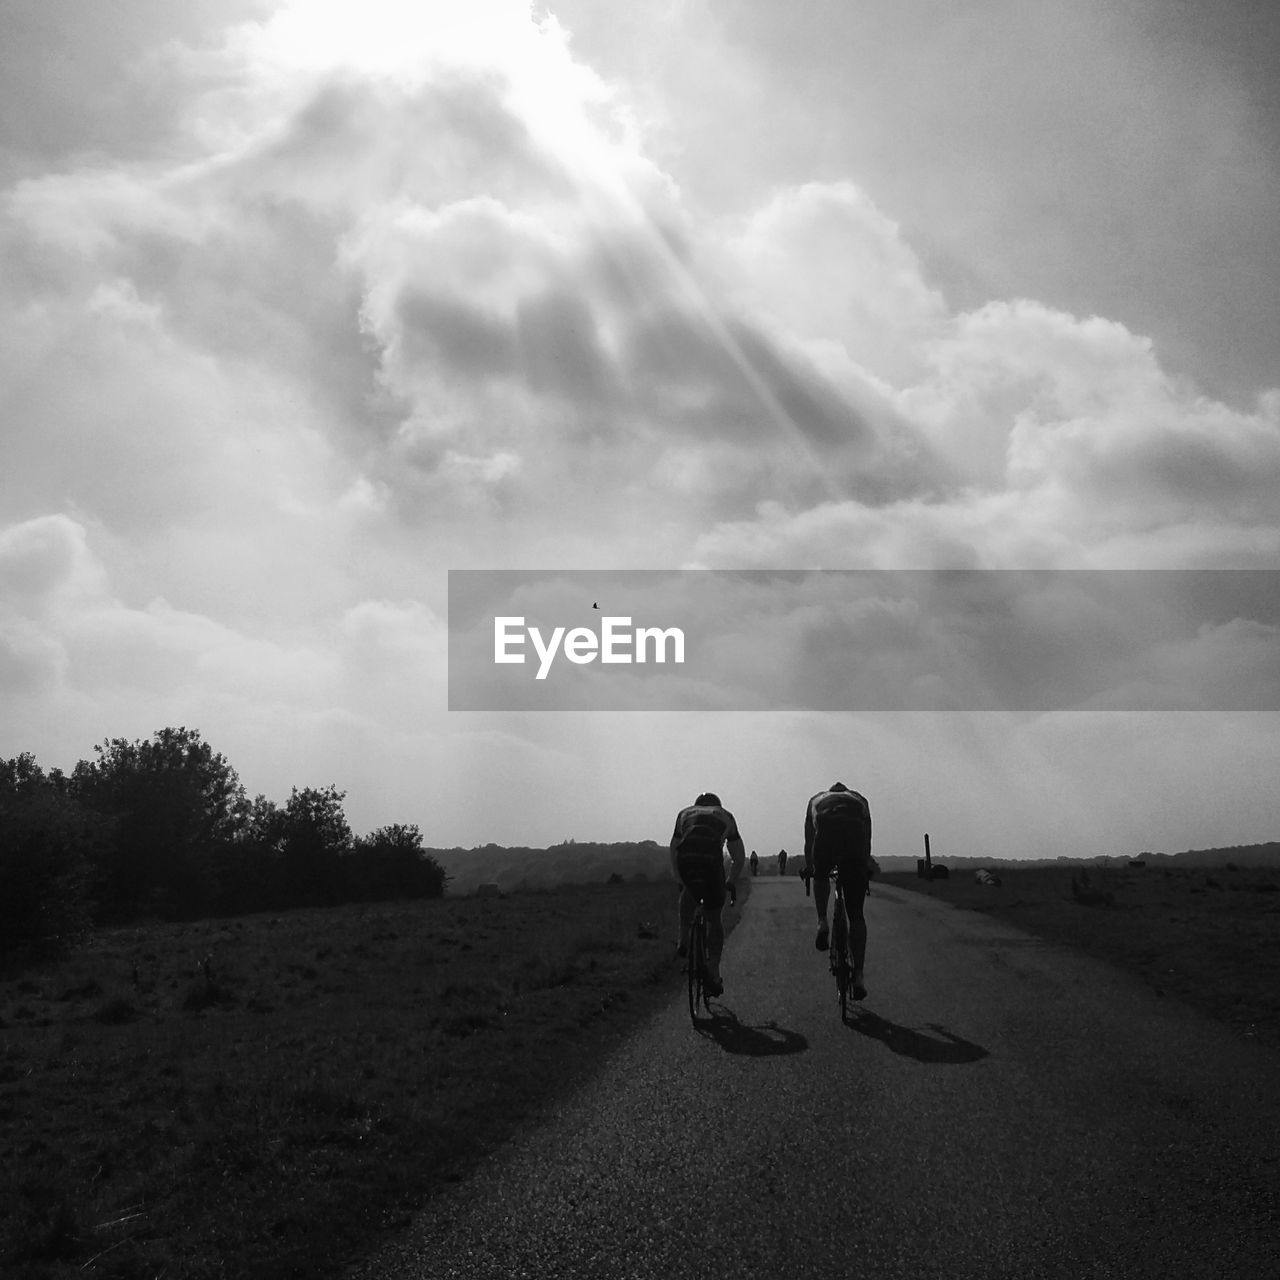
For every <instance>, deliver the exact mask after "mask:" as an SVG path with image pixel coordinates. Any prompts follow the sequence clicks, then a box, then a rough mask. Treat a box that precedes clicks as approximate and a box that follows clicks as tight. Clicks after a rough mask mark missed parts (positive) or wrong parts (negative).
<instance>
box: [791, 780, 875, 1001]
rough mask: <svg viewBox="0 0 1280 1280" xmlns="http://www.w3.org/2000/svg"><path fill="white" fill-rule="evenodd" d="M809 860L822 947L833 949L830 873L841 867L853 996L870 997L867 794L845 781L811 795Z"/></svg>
mask: <svg viewBox="0 0 1280 1280" xmlns="http://www.w3.org/2000/svg"><path fill="white" fill-rule="evenodd" d="M804 864H805V874H806V876H809V877H812V883H813V902H814V906H815V907H816V908H817V911H818V936H817V938H816V939H815V940H814V943H815V945H816V946H817V948H818V950H819V951H825V950H826V949H827V946H828V943H829V939H830V928H829V926H828V924H827V904H828V902H829V901H830V898H831V881H830V880H828V879H827V875H828V873H829V872H830V870H831V868H832V867H836V868H838V874H839V876H840V882H841V884H842V885H843V887H844V903H845V908H846V909H847V911H848V914H849V949H850V951H851V952H852V953H853V996H854V999H855V1000H862V999H865V998H866V994H867V988H866V985H865V983H864V981H863V973H862V969H863V966H864V964H865V963H866V956H867V922H866V919H865V917H864V916H863V911H862V904H863V900H864V899H865V898H866V896H867V889H868V882H869V880H870V878H871V875H872V872H873V868H874V863H873V861H872V858H871V806H870V805H869V804H868V803H867V800H866V797H865V796H862V795H859V794H858V792H856V791H850V790H849V788H848V787H846V786H845V785H844V783H843V782H833V783H832V784H831V787H830V789H829V790H827V791H819V792H818V794H817V795H815V796H812V797H810V800H809V806H808V808H807V809H806V810H805V815H804Z"/></svg>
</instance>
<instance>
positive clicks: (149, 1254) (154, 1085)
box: [0, 883, 742, 1280]
mask: <svg viewBox="0 0 1280 1280" xmlns="http://www.w3.org/2000/svg"><path fill="white" fill-rule="evenodd" d="M740 901H742V900H741V899H740ZM673 916H674V886H673V885H671V884H670V883H654V884H624V885H600V886H597V887H581V888H564V889H560V890H556V891H554V892H541V893H540V892H531V893H522V894H513V895H511V896H509V897H506V898H500V899H499V898H488V899H482V898H474V897H469V898H444V899H437V900H433V901H425V902H417V903H412V904H377V905H369V906H353V907H346V908H336V909H332V910H317V911H299V912H292V913H288V914H282V915H280V916H278V917H272V916H266V915H262V916H253V917H244V918H242V919H233V920H218V921H203V922H199V923H195V924H189V925H162V924H157V925H150V926H148V927H145V928H134V929H124V930H118V931H114V932H104V933H102V934H100V935H99V936H97V937H96V938H95V939H94V940H93V941H92V942H91V943H90V944H89V945H88V946H87V947H86V948H84V949H83V950H82V951H81V952H79V953H78V954H76V955H74V956H72V957H70V958H68V959H66V960H62V961H60V962H58V963H53V964H45V965H42V966H38V967H30V968H28V969H26V970H25V971H21V972H12V973H7V974H4V975H3V976H2V977H0V1224H2V1225H0V1274H2V1275H3V1276H5V1277H6V1280H24V1278H28V1277H30V1278H34V1277H40V1278H41V1280H44V1278H46V1277H70V1276H77V1277H84V1276H119V1277H131V1278H132V1277H142V1276H147V1277H156V1276H168V1277H184V1278H191V1280H196V1278H200V1277H224V1276H227V1277H229V1276H252V1277H255V1278H262V1277H285V1276H298V1277H302V1276H306V1277H317V1276H323V1275H327V1274H333V1273H334V1272H335V1271H336V1270H337V1269H338V1268H339V1267H340V1265H341V1263H342V1262H343V1261H344V1259H346V1258H349V1257H351V1256H353V1255H355V1254H357V1253H359V1252H361V1251H362V1250H364V1249H366V1248H367V1247H369V1246H371V1245H372V1244H373V1243H374V1241H375V1239H376V1237H377V1235H378V1233H379V1232H380V1231H381V1230H383V1229H386V1228H388V1227H392V1226H396V1225H399V1224H400V1223H402V1222H405V1221H407V1220H408V1217H409V1215H410V1214H411V1213H412V1211H413V1210H414V1209H415V1208H417V1207H419V1206H420V1205H422V1204H423V1202H424V1201H425V1200H426V1199H427V1198H428V1197H429V1196H430V1194H431V1192H432V1189H433V1188H434V1187H437V1186H439V1185H440V1184H441V1182H442V1181H445V1180H456V1179H458V1178H460V1177H461V1176H462V1175H463V1174H464V1173H465V1171H466V1169H467V1168H468V1166H469V1165H470V1164H471V1163H472V1162H473V1161H474V1160H475V1159H477V1158H478V1157H479V1156H480V1155H481V1154H483V1153H484V1152H485V1151H486V1150H488V1149H490V1148H491V1147H492V1146H493V1145H494V1144H496V1143H498V1142H500V1141H502V1140H503V1139H504V1138H506V1137H508V1136H509V1135H510V1134H511V1133H512V1132H514V1131H515V1129H516V1128H517V1127H518V1126H519V1125H520V1124H521V1123H522V1122H523V1121H525V1120H526V1119H528V1118H529V1117H531V1116H536V1115H537V1114H539V1113H540V1112H542V1111H545V1110H546V1109H548V1108H551V1107H553V1106H554V1105H555V1103H556V1100H557V1099H558V1098H559V1097H560V1096H561V1095H562V1093H563V1091H564V1090H565V1089H566V1088H568V1087H569V1086H571V1085H572V1084H573V1082H574V1081H575V1080H577V1079H579V1078H581V1076H582V1075H583V1073H585V1072H588V1071H589V1070H590V1069H591V1067H592V1065H593V1063H594V1062H595V1061H597V1060H598V1058H599V1057H600V1056H601V1055H602V1054H603V1053H604V1052H605V1051H607V1050H608V1048H609V1047H610V1046H611V1045H613V1044H615V1043H616V1042H617V1040H618V1039H619V1037H620V1036H621V1035H623V1034H624V1033H625V1031H626V1030H627V1029H628V1028H629V1027H631V1026H634V1024H635V1023H636V1021H637V1020H638V1019H639V1017H641V1016H643V1014H644V1013H645V1012H646V1011H648V1010H649V1009H651V1008H653V1007H654V1006H655V1005H656V1003H657V1002H658V1001H661V1000H664V999H666V998H668V997H669V996H670V995H671V994H672V993H673V992H674V991H675V990H676V988H677V986H678V984H679V982H680V981H681V975H680V971H679V968H678V966H677V962H676V960H675V956H674V946H673V941H674V938H673V934H674V922H673ZM736 918H737V913H736V912H727V913H726V924H727V925H730V926H731V925H732V922H733V921H734V920H736Z"/></svg>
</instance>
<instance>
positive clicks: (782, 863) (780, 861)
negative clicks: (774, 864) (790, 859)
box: [778, 849, 787, 876]
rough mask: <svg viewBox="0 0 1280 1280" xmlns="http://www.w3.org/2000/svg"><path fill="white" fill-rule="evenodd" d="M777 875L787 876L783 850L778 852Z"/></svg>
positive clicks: (784, 851) (785, 858) (785, 854)
mask: <svg viewBox="0 0 1280 1280" xmlns="http://www.w3.org/2000/svg"><path fill="white" fill-rule="evenodd" d="M778 874H779V875H780V876H785V875H786V874H787V851H786V850H785V849H779V850H778Z"/></svg>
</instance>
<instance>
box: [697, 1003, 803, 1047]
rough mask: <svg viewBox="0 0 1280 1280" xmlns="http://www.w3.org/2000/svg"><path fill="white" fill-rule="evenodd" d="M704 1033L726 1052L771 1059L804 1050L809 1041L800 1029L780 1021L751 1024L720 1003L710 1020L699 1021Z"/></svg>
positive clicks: (701, 1032)
mask: <svg viewBox="0 0 1280 1280" xmlns="http://www.w3.org/2000/svg"><path fill="white" fill-rule="evenodd" d="M698 1031H699V1033H700V1034H702V1035H705V1036H710V1037H711V1039H712V1040H714V1041H715V1042H716V1044H718V1045H719V1046H720V1047H721V1048H722V1049H723V1050H724V1051H725V1052H726V1053H745V1054H750V1055H751V1056H752V1057H756V1058H767V1057H771V1056H773V1055H775V1054H780V1053H803V1052H804V1051H805V1050H806V1049H807V1048H808V1047H809V1041H808V1040H807V1039H805V1037H804V1036H802V1035H801V1034H800V1033H799V1032H798V1031H788V1030H787V1029H786V1028H785V1027H780V1026H778V1024H777V1023H776V1022H765V1023H762V1024H761V1025H760V1026H758V1027H749V1026H747V1025H746V1023H744V1022H740V1021H739V1020H738V1015H737V1014H736V1013H734V1011H733V1010H732V1009H726V1008H725V1007H724V1005H719V1004H718V1005H716V1007H715V1009H714V1010H713V1011H712V1014H711V1017H710V1019H708V1020H706V1021H703V1022H699V1023H698Z"/></svg>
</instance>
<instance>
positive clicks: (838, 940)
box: [831, 894, 853, 1022]
mask: <svg viewBox="0 0 1280 1280" xmlns="http://www.w3.org/2000/svg"><path fill="white" fill-rule="evenodd" d="M831 972H832V973H834V974H835V975H836V993H837V995H838V996H839V998H840V1021H841V1022H844V1021H846V1020H847V1018H848V1016H849V988H850V987H851V986H852V985H853V965H852V964H850V963H849V918H848V916H846V915H845V911H844V899H843V898H842V897H841V896H840V895H839V894H837V895H836V906H835V913H834V915H833V917H832V921H831Z"/></svg>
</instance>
